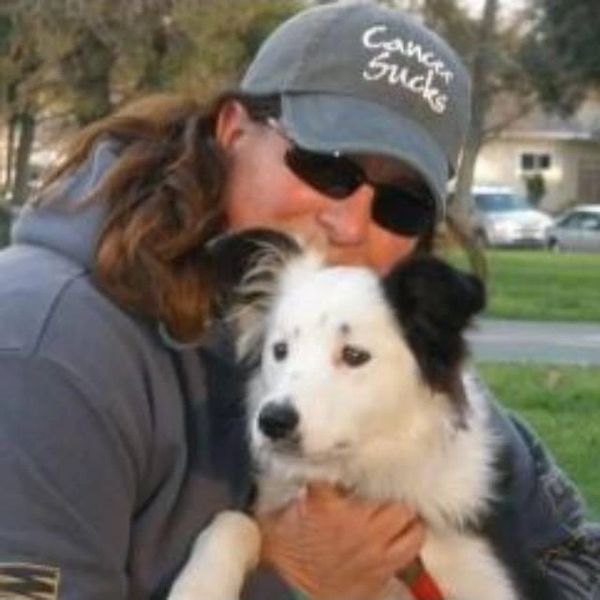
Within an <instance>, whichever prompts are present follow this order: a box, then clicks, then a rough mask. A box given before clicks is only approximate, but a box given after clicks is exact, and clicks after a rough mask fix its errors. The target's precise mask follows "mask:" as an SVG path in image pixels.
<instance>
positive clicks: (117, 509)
mask: <svg viewBox="0 0 600 600" xmlns="http://www.w3.org/2000/svg"><path fill="white" fill-rule="evenodd" d="M468 118H469V81H468V76H467V73H466V71H465V68H464V67H463V66H462V64H461V63H460V60H459V59H458V58H457V56H456V55H455V53H454V52H453V51H452V50H451V49H450V48H449V47H448V46H447V44H446V43H445V42H444V41H442V40H441V39H440V38H438V37H437V36H436V35H435V34H434V33H433V32H431V31H429V30H428V29H427V28H425V27H424V26H423V25H422V24H421V23H420V22H418V21H417V20H414V19H412V18H410V17H409V16H407V15H405V14H404V13H402V12H400V11H397V10H391V9H387V8H383V7H381V6H378V5H377V4H372V3H371V4H369V3H362V4H351V3H345V2H344V3H334V4H329V5H327V6H322V7H317V8H311V9H307V10H306V11H303V12H301V13H300V14H299V15H297V16H295V17H293V18H292V19H291V20H289V21H287V22H286V23H284V24H283V25H281V26H280V27H279V28H278V29H277V30H276V31H275V32H274V34H272V36H271V37H270V38H269V39H268V40H267V41H266V42H265V43H264V44H263V46H262V47H261V49H260V50H259V52H258V54H257V57H256V58H255V60H254V62H253V63H252V64H251V65H250V67H249V69H248V71H247V73H246V75H245V77H244V79H243V81H242V82H241V85H240V87H239V89H237V90H234V91H232V92H228V93H224V94H223V95H221V96H219V97H218V98H216V99H215V101H214V102H212V103H210V104H208V105H207V106H201V105H200V104H198V103H197V102H196V101H195V100H193V99H190V98H184V97H179V96H176V95H172V96H168V95H167V96H161V97H153V98H148V99H143V100H140V101H139V102H137V103H134V104H133V105H130V106H128V107H125V108H123V109H121V110H120V111H118V112H117V113H116V114H114V115H112V116H109V117H108V118H106V119H104V120H101V121H99V122H98V123H95V124H93V125H91V126H90V127H88V128H87V129H85V130H84V131H83V132H82V133H81V134H80V135H79V136H78V137H77V138H76V139H75V141H74V143H73V145H72V146H71V147H70V148H69V150H68V151H67V152H66V154H65V157H64V160H63V161H62V162H61V163H60V164H59V165H58V166H57V168H56V170H55V172H54V173H53V174H52V176H51V177H50V180H49V182H48V183H47V185H46V186H45V187H44V189H43V190H42V193H41V195H40V197H39V198H37V199H36V200H35V201H34V202H32V203H30V205H29V206H28V207H27V208H25V209H24V210H23V212H22V214H21V216H20V218H19V219H18V221H17V222H16V224H15V226H14V229H13V234H12V245H11V246H10V247H9V248H7V249H5V250H3V251H2V252H1V253H0V278H1V280H2V287H1V288H0V381H1V382H2V395H1V399H0V481H2V493H1V494H0V596H1V597H9V598H11V597H31V598H33V597H44V598H60V599H61V600H75V599H77V600H106V599H107V598H110V599H111V600H118V599H125V598H127V599H130V600H147V599H158V598H163V597H165V596H166V594H167V593H168V589H169V587H170V584H171V583H172V581H173V578H174V577H175V575H176V573H177V571H178V569H180V567H181V566H182V564H183V563H184V561H185V559H186V555H187V552H188V551H189V548H190V546H191V544H192V542H193V540H194V539H195V537H196V535H197V534H198V532H199V531H200V530H201V529H202V528H203V527H204V526H205V525H206V523H207V522H208V520H209V519H210V517H211V515H213V514H214V513H215V512H216V511H218V510H221V509H223V508H225V507H230V506H240V505H241V504H242V503H244V502H245V498H246V497H247V494H248V491H249V489H250V469H249V464H248V456H247V451H246V448H245V444H244V423H243V408H242V405H241V402H240V396H241V383H240V381H241V377H240V376H239V373H238V372H237V371H236V368H235V365H234V361H233V352H232V340H231V335H230V332H229V331H228V330H227V327H226V326H224V324H223V323H221V322H219V321H218V320H215V319H214V318H213V316H212V311H211V306H212V303H213V301H214V296H215V293H216V291H215V290H216V288H217V287H218V286H217V284H216V282H217V281H218V273H216V272H215V271H214V265H213V264H212V263H211V255H210V242H211V240H214V239H215V238H216V237H218V236H220V235H222V234H224V233H227V232H235V231H240V230H244V229H246V228H250V227H255V226H262V227H271V228H274V229H277V230H281V231H290V232H293V233H296V234H298V235H301V236H303V237H304V238H305V239H307V240H308V241H309V242H310V243H314V244H315V245H317V246H319V247H320V248H321V249H322V251H323V252H325V254H326V256H327V259H328V260H329V261H331V262H332V263H336V264H360V265H365V266H368V267H370V268H373V269H375V270H376V271H377V272H379V273H382V274H383V273H385V272H386V271H387V270H388V269H389V268H390V267H391V265H392V264H394V263H395V262H396V261H398V260H404V259H406V258H407V257H409V256H411V255H412V254H413V253H416V252H430V251H431V250H432V240H433V235H434V231H435V227H436V223H438V222H439V221H440V219H442V218H443V216H444V208H445V189H446V183H447V180H448V179H449V177H451V176H452V174H453V173H454V172H455V169H456V167H457V160H458V156H459V153H460V149H461V145H462V142H463V139H464V137H465V132H466V129H467V126H468ZM307 310H310V307H307ZM465 381H466V384H467V390H468V393H474V394H475V393H482V394H487V393H488V392H487V391H486V390H485V388H484V386H483V384H482V383H481V382H480V381H479V380H478V379H477V378H476V376H475V375H474V374H472V373H471V374H467V375H466V376H465ZM490 401H491V402H493V399H491V400H490ZM494 407H495V408H494V419H495V422H496V425H497V428H498V431H499V433H500V435H502V436H503V437H504V439H505V440H506V441H507V442H508V444H509V446H510V449H511V452H512V453H513V455H514V456H515V457H516V459H517V460H518V464H519V465H520V469H519V472H518V473H517V477H516V478H515V481H514V482H513V485H512V490H513V493H514V496H515V502H516V503H517V505H518V506H519V509H520V510H521V511H523V512H525V513H526V514H527V515H528V519H527V523H528V524H529V531H528V532H527V537H528V539H529V541H530V544H531V548H532V549H533V550H534V551H535V552H536V553H537V555H538V556H539V560H540V563H541V564H542V565H543V567H544V568H545V569H546V570H547V571H548V573H549V574H550V575H551V577H552V578H553V580H554V581H556V585H557V586H560V587H561V588H562V589H564V591H565V593H566V596H567V597H568V598H570V599H572V600H575V599H579V600H583V599H586V600H592V599H597V598H600V584H599V582H598V573H600V558H599V551H598V538H599V537H600V534H598V530H597V529H595V528H594V526H592V525H588V524H586V523H585V521H584V516H583V508H582V505H581V503H580V499H579V498H578V496H577V495H576V492H575V491H574V489H573V487H572V485H571V484H570V483H569V481H568V480H567V479H566V477H565V476H564V475H563V474H562V473H561V471H560V470H559V469H558V467H557V466H556V465H555V464H554V462H553V461H552V459H551V458H550V457H549V456H548V454H547V453H546V451H545V450H544V449H543V447H542V446H541V445H540V443H539V441H538V440H537V439H536V438H535V437H534V436H533V434H531V432H530V431H529V430H528V429H527V428H526V427H525V426H524V425H523V424H522V423H520V422H519V421H517V420H515V419H514V418H513V417H511V416H509V415H508V414H507V413H506V412H505V411H504V410H503V409H502V408H500V407H499V406H498V405H497V404H494ZM261 527H262V531H263V535H264V543H263V561H262V562H263V566H262V567H261V568H260V569H259V571H258V573H257V575H256V577H254V578H253V580H252V581H251V582H249V584H248V588H247V590H246V592H245V596H244V597H245V598H247V599H254V598H261V599H263V600H268V599H269V598H277V599H279V598H291V597H293V596H292V594H293V591H292V590H294V589H296V590H300V591H302V592H303V593H304V594H307V595H308V596H312V597H313V598H315V599H317V598H341V597H343V598H346V599H356V598H372V597H375V595H376V593H377V591H378V590H379V589H380V588H381V586H382V584H383V583H384V582H385V581H386V580H387V579H388V578H389V577H391V576H392V575H393V574H394V573H396V572H397V571H399V570H400V569H402V568H403V567H404V566H406V565H407V564H408V563H409V562H410V561H412V559H413V558H414V556H415V555H416V554H417V553H418V552H419V549H420V547H421V545H422V543H423V540H424V537H425V536H426V531H425V527H424V525H423V524H422V523H421V522H420V520H419V517H418V515H415V514H413V512H412V511H411V509H410V508H409V507H407V506H403V505H399V504H398V505H396V504H373V503H368V502H364V501H360V500H358V499H352V498H349V497H347V496H346V495H344V493H343V491H341V490H336V489H332V488H331V487H328V486H326V485H324V484H318V483H317V484H315V486H313V487H311V488H310V489H309V490H308V492H307V494H306V496H305V497H304V498H303V499H298V501H296V502H293V503H292V504H290V506H288V507H287V508H286V509H284V510H283V511H281V512H279V513H277V514H274V515H269V516H268V517H266V518H265V519H264V520H263V521H262V522H261ZM317 548H318V550H319V551H318V553H317V552H315V549H317ZM317 554H318V556H320V557H325V558H322V560H319V561H315V560H311V558H312V557H313V556H315V555H317Z"/></svg>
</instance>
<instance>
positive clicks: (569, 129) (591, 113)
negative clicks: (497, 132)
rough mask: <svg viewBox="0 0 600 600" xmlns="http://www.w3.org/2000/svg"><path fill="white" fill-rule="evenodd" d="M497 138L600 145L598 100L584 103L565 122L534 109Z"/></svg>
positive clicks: (599, 105)
mask: <svg viewBox="0 0 600 600" xmlns="http://www.w3.org/2000/svg"><path fill="white" fill-rule="evenodd" d="M500 137H503V138H529V139H546V140H572V141H575V140H578V141H590V142H595V143H600V98H592V99H589V100H587V101H586V102H584V103H583V104H582V105H581V107H580V108H579V110H578V111H577V112H576V113H575V114H574V115H572V116H570V117H567V118H563V117H561V116H560V115H556V114H548V113H544V112H543V111H542V110H541V109H540V108H537V109H535V110H534V111H532V112H530V113H529V114H528V115H526V116H524V117H522V118H520V119H518V120H517V121H515V122H514V123H513V124H512V125H511V126H510V127H508V128H507V129H505V130H504V131H503V132H502V133H501V136H500Z"/></svg>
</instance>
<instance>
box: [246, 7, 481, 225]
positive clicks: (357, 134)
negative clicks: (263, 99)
mask: <svg viewBox="0 0 600 600" xmlns="http://www.w3.org/2000/svg"><path fill="white" fill-rule="evenodd" d="M241 89H242V91H244V92H246V93H250V94H255V95H269V94H276V93H278V94H281V98H282V114H281V123H282V125H283V127H284V129H285V131H286V132H287V133H288V134H289V135H290V137H291V138H292V139H293V140H294V141H295V142H296V143H297V144H298V145H300V146H302V147H304V148H306V149H309V150H314V151H316V152H327V153H329V152H342V153H349V154H352V153H355V154H358V153H368V154H378V155H384V156H389V157H393V158H397V159H399V160H401V161H402V162H404V163H406V164H407V165H409V166H410V167H412V168H413V169H414V170H416V171H417V173H419V174H420V175H421V176H422V177H423V179H424V181H425V182H426V183H427V185H428V186H429V188H430V190H431V192H432V194H433V195H434V197H435V199H436V202H437V206H438V209H439V214H443V213H444V208H445V206H444V204H445V197H446V185H447V182H448V179H449V178H450V177H451V176H452V175H453V174H454V171H455V170H456V167H457V162H458V157H459V153H460V150H461V147H462V144H463V141H464V138H465V136H466V132H467V128H468V124H469V117H470V81H469V75H468V73H467V70H466V69H465V67H464V65H463V64H462V62H461V60H460V59H459V58H458V56H457V55H456V53H455V52H454V51H453V50H452V49H451V48H450V47H449V46H448V44H446V42H444V41H443V40H442V39H441V38H440V37H439V36H438V35H436V34H435V33H433V32H432V31H431V30H429V29H427V28H426V27H425V26H424V25H422V24H421V23H420V22H419V21H418V20H417V19H416V18H414V17H411V16H409V15H407V14H405V13H403V12H401V11H399V10H394V9H389V8H385V7H383V6H379V5H377V4H375V3H371V2H338V3H334V4H329V5H326V6H320V7H317V8H311V9H308V10H304V11H302V12H300V13H298V14H297V15H295V16H294V17H292V18H291V19H290V20H288V21H286V22H285V23H283V24H282V25H281V26H279V27H278V28H277V29H276V30H275V31H274V32H273V33H272V34H271V35H270V37H269V38H267V40H266V41H265V43H264V44H263V45H262V47H261V48H260V50H259V51H258V53H257V55H256V57H255V59H254V61H253V62H252V64H251V65H250V66H249V68H248V70H247V72H246V75H245V77H244V78H243V80H242V83H241Z"/></svg>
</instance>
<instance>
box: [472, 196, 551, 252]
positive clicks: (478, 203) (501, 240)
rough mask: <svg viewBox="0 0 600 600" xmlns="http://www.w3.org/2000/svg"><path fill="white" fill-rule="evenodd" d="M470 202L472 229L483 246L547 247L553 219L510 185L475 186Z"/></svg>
mask: <svg viewBox="0 0 600 600" xmlns="http://www.w3.org/2000/svg"><path fill="white" fill-rule="evenodd" d="M473 203H474V209H475V215H474V217H475V225H474V231H475V235H476V237H477V240H478V241H479V242H480V244H481V245H482V246H521V247H539V248H543V247H546V245H547V243H548V230H549V228H550V226H551V225H552V224H553V222H554V221H553V220H552V218H551V217H550V216H548V215H547V214H545V213H543V212H542V211H540V210H536V209H534V208H533V207H532V206H531V205H530V204H529V202H528V201H527V200H526V199H525V198H524V197H523V196H521V195H520V194H518V193H516V192H515V191H514V190H513V189H512V188H508V187H500V186H479V187H475V188H474V189H473Z"/></svg>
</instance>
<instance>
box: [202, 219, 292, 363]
mask: <svg viewBox="0 0 600 600" xmlns="http://www.w3.org/2000/svg"><path fill="white" fill-rule="evenodd" d="M209 253H210V255H211V259H212V265H213V272H214V274H215V275H214V280H215V285H216V292H217V293H216V294H215V300H214V302H213V307H212V310H213V314H214V315H215V316H217V317H219V318H223V319H225V320H226V321H227V322H228V323H229V325H230V326H231V327H232V329H233V332H234V334H235V338H236V350H237V357H238V360H239V361H240V362H241V364H242V365H243V366H244V367H246V368H248V369H252V368H253V367H254V366H255V365H256V364H257V362H258V361H259V360H260V351H261V348H262V339H263V337H264V325H265V315H266V314H267V313H268V311H269V308H270V306H271V301H272V298H273V296H274V293H275V290H276V287H277V283H278V280H279V275H280V274H281V272H282V270H283V269H284V267H285V266H286V265H287V264H288V262H289V261H290V260H291V259H292V258H294V257H297V256H299V255H301V254H302V253H303V248H302V247H301V246H300V244H299V243H298V242H297V241H296V240H295V239H293V238H291V237H290V236H288V235H286V234H285V233H281V232H278V231H274V230H271V229H248V230H245V231H242V232H238V233H233V234H229V235H225V236H222V237H220V238H218V239H216V240H215V241H214V242H212V243H211V244H210V248H209Z"/></svg>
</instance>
